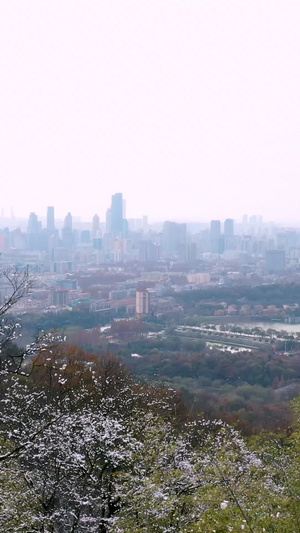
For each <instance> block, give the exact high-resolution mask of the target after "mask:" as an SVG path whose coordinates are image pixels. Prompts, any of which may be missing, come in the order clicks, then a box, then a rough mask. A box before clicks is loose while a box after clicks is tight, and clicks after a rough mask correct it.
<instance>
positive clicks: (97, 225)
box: [92, 215, 100, 239]
mask: <svg viewBox="0 0 300 533" xmlns="http://www.w3.org/2000/svg"><path fill="white" fill-rule="evenodd" d="M99 231H100V219H99V217H98V215H94V216H93V222H92V236H93V239H95V238H96V237H99Z"/></svg>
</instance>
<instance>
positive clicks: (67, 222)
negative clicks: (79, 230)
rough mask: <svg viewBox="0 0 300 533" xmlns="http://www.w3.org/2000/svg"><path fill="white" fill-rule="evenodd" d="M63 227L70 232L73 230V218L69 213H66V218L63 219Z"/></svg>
mask: <svg viewBox="0 0 300 533" xmlns="http://www.w3.org/2000/svg"><path fill="white" fill-rule="evenodd" d="M64 227H65V228H69V229H70V230H72V228H73V218H72V215H71V213H68V214H67V216H66V217H65V221H64Z"/></svg>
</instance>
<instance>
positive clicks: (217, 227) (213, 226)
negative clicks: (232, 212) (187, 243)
mask: <svg viewBox="0 0 300 533" xmlns="http://www.w3.org/2000/svg"><path fill="white" fill-rule="evenodd" d="M210 249H211V252H213V253H215V254H220V253H222V252H223V239H222V238H221V222H220V220H212V221H211V223H210Z"/></svg>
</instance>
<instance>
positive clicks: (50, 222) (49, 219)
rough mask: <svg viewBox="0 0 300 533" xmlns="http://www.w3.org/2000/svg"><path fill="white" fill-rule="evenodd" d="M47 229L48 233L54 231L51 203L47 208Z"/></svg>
mask: <svg viewBox="0 0 300 533" xmlns="http://www.w3.org/2000/svg"><path fill="white" fill-rule="evenodd" d="M47 231H48V232H49V233H54V231H55V221H54V207H53V206H52V205H51V206H49V207H48V208H47Z"/></svg>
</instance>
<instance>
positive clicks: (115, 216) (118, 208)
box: [110, 192, 123, 236]
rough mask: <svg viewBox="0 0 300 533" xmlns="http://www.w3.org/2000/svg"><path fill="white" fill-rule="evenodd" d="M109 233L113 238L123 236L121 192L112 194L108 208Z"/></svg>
mask: <svg viewBox="0 0 300 533" xmlns="http://www.w3.org/2000/svg"><path fill="white" fill-rule="evenodd" d="M110 225H111V231H112V233H113V234H114V235H115V236H117V235H118V236H122V234H123V195H122V193H121V192H117V193H116V194H113V196H112V197H111V208H110Z"/></svg>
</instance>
